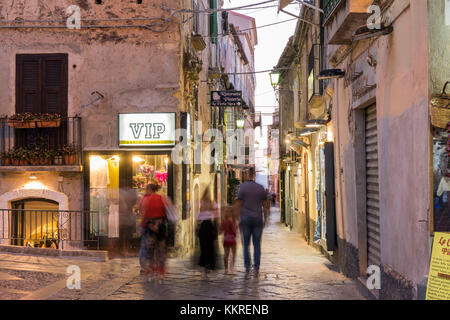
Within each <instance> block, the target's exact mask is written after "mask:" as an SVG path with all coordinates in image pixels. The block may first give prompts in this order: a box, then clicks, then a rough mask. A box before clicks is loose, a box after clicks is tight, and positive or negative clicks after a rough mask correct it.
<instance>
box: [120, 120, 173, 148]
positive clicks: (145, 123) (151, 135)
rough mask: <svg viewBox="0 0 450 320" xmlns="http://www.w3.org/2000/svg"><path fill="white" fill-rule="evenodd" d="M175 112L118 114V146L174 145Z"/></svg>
mask: <svg viewBox="0 0 450 320" xmlns="http://www.w3.org/2000/svg"><path fill="white" fill-rule="evenodd" d="M175 129H176V124H175V113H121V114H119V146H121V147H126V146H135V147H136V146H174V145H175Z"/></svg>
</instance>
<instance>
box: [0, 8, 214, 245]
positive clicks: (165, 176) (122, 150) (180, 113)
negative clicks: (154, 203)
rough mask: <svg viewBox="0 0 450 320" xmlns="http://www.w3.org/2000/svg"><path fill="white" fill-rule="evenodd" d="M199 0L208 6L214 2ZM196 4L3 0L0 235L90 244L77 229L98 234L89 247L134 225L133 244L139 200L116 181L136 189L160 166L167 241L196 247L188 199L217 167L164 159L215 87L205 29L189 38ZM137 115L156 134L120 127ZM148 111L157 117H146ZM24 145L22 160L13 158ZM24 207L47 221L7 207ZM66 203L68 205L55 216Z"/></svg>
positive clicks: (204, 115)
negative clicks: (199, 43) (168, 217)
mask: <svg viewBox="0 0 450 320" xmlns="http://www.w3.org/2000/svg"><path fill="white" fill-rule="evenodd" d="M200 2H202V1H200ZM203 2H204V3H202V7H203V8H209V7H210V3H206V1H203ZM73 5H75V6H77V7H71V6H73ZM77 10H79V11H77ZM182 10H184V11H182ZM189 10H191V11H189ZM192 10H194V3H193V2H192V1H176V0H174V1H152V2H151V3H150V2H148V1H142V2H140V1H132V0H129V1H120V2H119V1H94V0H92V1H91V0H78V1H56V0H55V1H33V2H32V3H30V2H28V1H8V3H5V2H3V3H2V4H0V19H1V27H2V28H1V31H0V38H1V42H2V47H1V49H0V57H1V59H2V63H1V66H0V70H1V75H0V77H1V80H2V82H3V83H4V84H5V85H4V86H2V88H1V89H0V90H1V91H0V97H1V101H2V104H1V109H0V110H1V111H0V113H1V114H2V115H3V116H6V117H7V118H3V122H2V128H1V130H2V136H1V139H2V141H1V143H0V144H1V148H2V150H1V151H2V159H3V162H2V166H1V167H0V172H1V182H0V199H1V203H2V205H3V207H2V208H1V210H2V217H1V218H2V224H1V226H2V228H3V229H2V231H3V234H2V243H5V244H10V243H11V241H12V240H11V238H19V239H20V241H19V240H18V241H19V242H15V244H22V245H26V244H27V243H28V244H29V245H32V246H37V245H39V246H41V245H42V244H43V243H44V242H46V243H47V244H49V243H50V242H55V243H57V245H59V247H60V248H61V244H64V245H65V248H80V247H81V248H84V247H86V246H92V244H89V243H88V242H86V241H84V240H93V243H94V245H93V246H94V247H95V246H96V245H98V247H102V248H107V247H111V245H115V244H116V242H118V241H119V239H120V238H122V235H123V234H130V233H131V237H132V238H134V239H135V240H136V241H134V242H135V246H136V243H138V241H137V237H138V233H137V228H136V217H137V215H136V214H137V212H136V208H134V209H133V210H131V208H129V206H127V204H126V203H124V201H123V200H124V196H123V195H122V193H123V190H127V189H133V190H135V191H137V193H138V195H140V194H142V193H143V190H144V189H143V188H144V186H145V183H146V182H148V181H149V179H152V178H156V179H159V181H160V182H161V183H162V184H163V192H165V193H166V194H168V195H169V196H171V197H172V198H173V200H174V203H175V205H176V207H177V208H178V209H179V212H180V215H182V217H180V218H181V219H180V220H179V222H178V223H177V225H176V226H175V230H172V236H173V237H172V246H173V248H174V251H176V252H178V253H183V252H187V251H188V250H189V248H190V247H192V245H193V236H192V234H193V221H194V214H193V209H198V208H197V207H195V206H194V201H197V202H198V201H199V200H198V197H199V195H200V194H201V192H202V191H203V190H204V189H205V187H206V186H208V185H209V181H210V179H211V176H213V174H212V173H210V170H209V167H208V168H206V167H205V168H202V169H201V170H198V171H195V172H194V169H193V167H194V165H193V164H192V162H191V163H190V164H188V165H187V167H188V168H189V170H186V167H183V166H182V165H181V164H176V163H173V161H172V160H171V150H172V148H173V145H174V144H175V143H176V142H177V141H178V137H175V138H174V136H175V135H174V131H175V129H176V128H182V127H183V128H185V129H188V131H189V132H191V137H193V132H194V131H193V123H194V121H195V120H201V121H202V123H203V130H207V129H208V128H209V127H210V123H211V119H210V116H209V115H210V112H209V106H208V101H207V99H208V95H209V90H210V88H209V86H208V83H207V82H206V81H204V80H205V79H206V78H207V76H206V74H207V72H208V67H209V65H210V63H211V53H212V52H213V50H212V49H211V41H209V40H205V41H204V42H205V43H204V48H200V50H196V49H195V48H194V44H193V41H192V40H191V38H192V35H193V30H194V28H202V32H201V33H202V35H203V36H207V35H208V33H209V28H208V23H209V18H210V14H208V13H203V14H202V15H201V17H202V18H201V19H200V25H199V24H198V22H199V21H197V25H195V26H194V22H193V20H192V19H191V18H192V16H193V13H192ZM196 10H199V9H198V8H196ZM77 13H79V16H77ZM70 18H73V19H71V20H70ZM78 18H81V20H80V23H81V24H80V28H77V27H73V26H72V27H70V28H69V27H68V26H67V19H69V20H70V23H76V22H77V21H78V20H77V19H78ZM199 34H200V32H199ZM202 49H203V50H202ZM23 112H31V113H34V114H39V115H41V114H45V113H51V114H53V113H58V114H60V115H61V119H60V124H59V127H55V128H26V129H24V128H19V127H17V126H16V127H14V125H10V120H11V117H12V116H13V115H15V114H21V113H23ZM188 115H190V119H189V121H187V119H188V118H189V116H188ZM133 117H134V118H133ZM136 117H137V118H136ZM13 119H14V117H13ZM136 119H138V120H140V119H142V122H143V125H142V127H141V129H142V128H144V125H145V129H149V128H150V133H149V132H146V138H148V137H151V136H152V132H153V140H152V142H150V143H151V144H145V143H146V142H144V143H143V142H142V139H140V140H139V138H140V137H138V136H135V137H134V138H136V139H134V138H131V139H132V141H128V140H127V138H123V137H124V136H125V135H126V133H125V130H127V129H130V128H131V129H133V128H134V129H135V131H134V133H136V134H137V133H140V134H141V135H143V134H144V132H143V131H145V129H144V130H141V129H139V128H140V127H139V126H140V124H137V127H132V126H133V125H134V124H133V121H134V122H136V121H135V120H136ZM152 119H155V121H153V120H152ZM156 120H157V121H156ZM31 122H34V123H36V121H35V120H33V121H31ZM152 122H157V123H153V125H154V126H153V127H152ZM149 123H150V124H149ZM161 123H162V126H160V127H156V125H160V124H161ZM34 125H36V124H34ZM187 125H189V127H186V126H187ZM152 128H153V129H152ZM157 128H163V129H166V130H167V131H172V132H169V138H161V139H163V140H158V139H156V140H155V137H157V132H156V131H151V130H159V129H157ZM138 129H139V130H141V131H138ZM163 129H161V131H162V130H163ZM121 131H123V132H121ZM167 133H168V132H164V133H163V135H164V134H167ZM172 133H173V135H172ZM201 133H203V131H202V132H201ZM201 133H200V134H201ZM167 139H168V140H167ZM191 145H193V144H191ZM34 148H36V150H35V154H34V153H32V152H31V151H30V150H31V149H34ZM191 148H193V147H191ZM24 150H25V151H24ZM19 153H20V154H19ZM70 155H71V157H69V156H70ZM66 156H67V157H66ZM20 157H22V158H23V162H20V163H19V162H17V163H13V161H12V159H13V158H14V160H15V159H16V158H17V159H19V158H20ZM32 158H33V159H34V158H43V159H44V160H42V162H41V163H35V162H34V160H32ZM65 158H67V160H65ZM105 177H106V179H105ZM193 194H194V196H195V198H193ZM183 197H184V198H183ZM61 199H62V200H61ZM19 209H21V210H24V209H25V210H37V209H40V210H44V211H42V212H41V211H39V213H40V214H41V215H42V217H43V218H41V219H43V220H45V219H48V218H49V217H50V220H52V221H53V222H51V223H48V222H45V223H44V222H42V221H43V220H40V221H41V222H33V223H32V222H31V220H30V218H29V217H30V216H27V214H29V215H30V214H32V213H33V212H31V211H27V212H25V215H24V216H19V215H18V214H17V212H14V210H19ZM65 210H69V211H70V212H66V217H65V218H62V215H63V213H62V211H65ZM58 211H59V212H58ZM21 214H22V213H21ZM28 220H30V221H28ZM55 221H58V223H56V222H55ZM28 222H29V223H30V227H26V226H25V225H26V224H27V223H28ZM63 225H64V227H63ZM13 229H14V230H13ZM49 229H52V231H51V232H50V231H49ZM53 229H55V230H53ZM56 229H57V230H58V231H56ZM63 234H64V235H63ZM43 235H44V236H45V237H47V238H46V239H47V240H46V241H43V240H42V239H41V238H42V237H43ZM63 238H64V239H67V241H62V239H63ZM24 239H25V240H24ZM30 239H36V241H31V240H30ZM49 241H50V242H49ZM98 241H99V242H98ZM44 246H45V244H44Z"/></svg>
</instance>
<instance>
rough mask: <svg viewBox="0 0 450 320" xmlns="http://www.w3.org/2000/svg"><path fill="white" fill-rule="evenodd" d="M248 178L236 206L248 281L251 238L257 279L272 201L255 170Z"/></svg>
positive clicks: (241, 189) (251, 170) (250, 172)
mask: <svg viewBox="0 0 450 320" xmlns="http://www.w3.org/2000/svg"><path fill="white" fill-rule="evenodd" d="M247 178H248V179H247V181H246V182H244V183H243V184H242V185H241V186H240V188H239V192H238V196H237V198H238V200H237V201H236V204H235V213H236V214H238V215H239V216H240V224H239V226H240V229H241V232H242V238H243V240H244V245H243V250H244V265H245V278H246V279H248V277H249V274H250V266H251V262H250V252H249V246H250V238H251V239H252V242H253V270H254V273H255V277H258V276H259V265H260V260H261V237H262V230H263V228H264V227H265V225H266V224H267V219H268V216H269V212H270V201H268V198H267V192H266V190H264V187H263V186H261V185H260V184H258V183H256V182H255V170H254V169H253V168H251V169H250V170H249V172H248V176H247ZM263 208H264V210H263ZM263 216H264V217H263Z"/></svg>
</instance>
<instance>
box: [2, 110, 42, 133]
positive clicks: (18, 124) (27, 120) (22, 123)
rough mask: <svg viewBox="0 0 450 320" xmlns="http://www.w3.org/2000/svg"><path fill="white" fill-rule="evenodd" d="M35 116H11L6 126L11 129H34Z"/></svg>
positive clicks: (26, 114)
mask: <svg viewBox="0 0 450 320" xmlns="http://www.w3.org/2000/svg"><path fill="white" fill-rule="evenodd" d="M35 119H36V116H35V115H34V114H32V113H30V112H24V113H17V114H15V115H12V116H11V117H10V118H9V120H8V125H9V126H10V127H11V128H18V129H24V128H36V122H35Z"/></svg>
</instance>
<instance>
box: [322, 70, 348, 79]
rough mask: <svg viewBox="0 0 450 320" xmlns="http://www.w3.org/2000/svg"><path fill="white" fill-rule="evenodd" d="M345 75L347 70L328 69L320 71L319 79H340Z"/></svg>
mask: <svg viewBox="0 0 450 320" xmlns="http://www.w3.org/2000/svg"><path fill="white" fill-rule="evenodd" d="M344 76H345V71H343V70H341V69H326V70H322V71H320V72H319V75H318V76H317V79H318V80H326V79H338V78H343V77H344Z"/></svg>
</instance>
